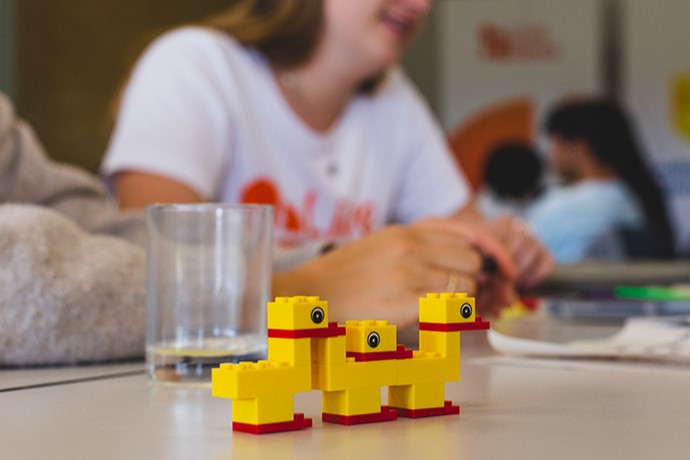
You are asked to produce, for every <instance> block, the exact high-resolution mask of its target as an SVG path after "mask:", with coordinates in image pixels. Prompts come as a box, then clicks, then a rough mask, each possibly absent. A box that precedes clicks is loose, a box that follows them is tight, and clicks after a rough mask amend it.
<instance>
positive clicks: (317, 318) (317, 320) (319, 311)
mask: <svg viewBox="0 0 690 460" xmlns="http://www.w3.org/2000/svg"><path fill="white" fill-rule="evenodd" d="M325 317H326V314H325V313H324V312H323V308H321V307H316V308H315V309H313V310H312V311H311V320H312V321H313V322H314V324H321V322H322V321H323V319H324V318H325Z"/></svg>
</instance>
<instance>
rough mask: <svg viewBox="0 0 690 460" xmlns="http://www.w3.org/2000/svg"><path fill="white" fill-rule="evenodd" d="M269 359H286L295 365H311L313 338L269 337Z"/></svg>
mask: <svg viewBox="0 0 690 460" xmlns="http://www.w3.org/2000/svg"><path fill="white" fill-rule="evenodd" d="M268 360H269V361H285V362H288V363H290V364H292V365H293V366H311V361H312V358H311V339H309V338H302V339H283V338H276V337H269V338H268Z"/></svg>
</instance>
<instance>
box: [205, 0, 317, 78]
mask: <svg viewBox="0 0 690 460" xmlns="http://www.w3.org/2000/svg"><path fill="white" fill-rule="evenodd" d="M323 22H324V20H323V1H322V0H235V2H234V3H233V5H232V6H231V7H230V8H229V9H227V10H226V11H225V12H223V13H221V14H219V15H216V16H213V17H211V18H210V19H208V20H206V21H205V22H203V23H202V25H204V26H208V27H212V28H214V29H217V30H220V31H222V32H225V33H228V34H230V35H232V36H233V37H234V38H235V39H236V40H237V41H239V42H240V43H242V44H244V45H247V46H250V47H253V48H256V49H257V50H259V51H260V52H261V53H263V54H264V55H265V56H266V57H267V58H268V60H269V61H270V62H271V64H272V65H273V66H275V67H278V68H283V69H289V68H293V67H296V66H299V65H300V64H303V63H304V62H305V61H306V60H307V59H309V57H310V56H311V54H312V53H313V52H314V50H315V49H316V46H317V44H318V42H319V39H320V37H321V31H322V29H323Z"/></svg>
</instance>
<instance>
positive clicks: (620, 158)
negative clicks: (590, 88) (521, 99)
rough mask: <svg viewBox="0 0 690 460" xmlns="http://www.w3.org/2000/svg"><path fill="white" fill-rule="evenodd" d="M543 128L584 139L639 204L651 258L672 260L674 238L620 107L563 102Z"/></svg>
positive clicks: (661, 196)
mask: <svg viewBox="0 0 690 460" xmlns="http://www.w3.org/2000/svg"><path fill="white" fill-rule="evenodd" d="M545 129H546V131H547V132H548V133H549V134H550V135H557V136H560V137H562V138H564V139H565V140H569V141H574V140H585V141H586V142H587V144H588V145H589V148H590V150H591V151H592V153H593V154H594V155H595V156H596V158H597V159H598V160H599V162H601V163H602V164H603V165H605V166H607V167H609V168H611V169H612V170H613V171H615V173H616V174H617V175H618V177H620V178H621V180H623V182H625V184H626V185H627V186H628V188H629V189H630V190H631V191H632V192H633V193H634V194H635V196H636V198H637V200H638V201H639V203H640V204H641V205H642V209H643V212H644V214H645V217H646V226H647V228H646V230H647V231H648V232H649V233H650V236H651V237H652V238H653V244H654V249H653V255H654V256H655V257H661V258H671V257H673V255H674V235H673V228H672V227H671V223H670V221H669V216H668V210H667V207H666V201H665V197H664V194H663V192H662V190H661V187H659V184H658V183H657V182H656V180H655V178H654V176H653V175H652V173H651V172H650V169H649V167H648V165H647V163H646V161H645V158H644V154H643V152H642V150H641V148H640V146H639V144H638V142H637V139H636V138H635V135H634V131H633V127H632V124H631V122H630V120H629V119H628V117H627V116H626V114H625V112H624V111H623V109H622V107H621V106H619V105H618V104H617V103H616V102H614V101H612V100H608V99H587V100H573V101H568V102H564V103H562V104H560V105H558V106H556V107H555V108H554V109H553V110H552V111H551V112H550V113H549V114H548V116H547V117H546V123H545Z"/></svg>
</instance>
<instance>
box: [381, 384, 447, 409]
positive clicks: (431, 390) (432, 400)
mask: <svg viewBox="0 0 690 460" xmlns="http://www.w3.org/2000/svg"><path fill="white" fill-rule="evenodd" d="M444 394H445V384H444V383H443V382H431V383H415V384H413V385H400V386H391V387H388V405H389V406H390V407H400V408H404V409H429V408H433V407H443V404H444Z"/></svg>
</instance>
